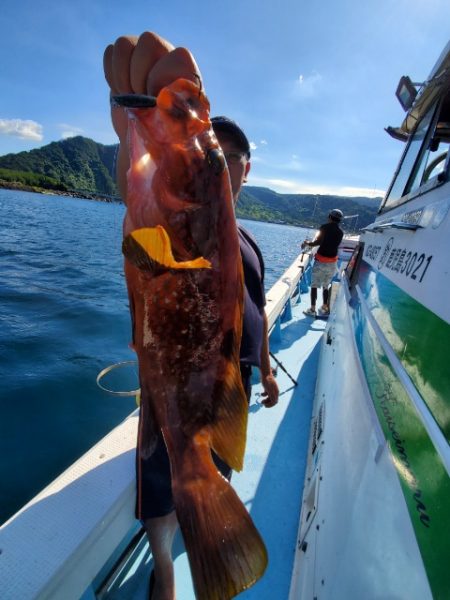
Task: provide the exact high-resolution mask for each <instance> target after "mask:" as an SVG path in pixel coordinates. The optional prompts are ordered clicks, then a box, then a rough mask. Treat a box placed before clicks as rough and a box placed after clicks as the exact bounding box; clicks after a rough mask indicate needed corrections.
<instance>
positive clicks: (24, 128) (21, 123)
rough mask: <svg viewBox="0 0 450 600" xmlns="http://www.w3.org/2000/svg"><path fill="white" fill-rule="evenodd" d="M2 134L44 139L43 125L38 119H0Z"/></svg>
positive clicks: (23, 138) (27, 138) (21, 137)
mask: <svg viewBox="0 0 450 600" xmlns="http://www.w3.org/2000/svg"><path fill="white" fill-rule="evenodd" d="M0 135H12V136H14V137H18V138H20V139H22V140H34V141H37V142H40V141H42V139H43V138H44V135H43V128H42V125H40V124H39V123H36V121H30V120H22V119H0Z"/></svg>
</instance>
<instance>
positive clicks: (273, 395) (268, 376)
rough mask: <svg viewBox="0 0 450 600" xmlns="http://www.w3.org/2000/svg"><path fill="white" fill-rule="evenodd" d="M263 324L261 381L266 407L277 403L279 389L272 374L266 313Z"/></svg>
mask: <svg viewBox="0 0 450 600" xmlns="http://www.w3.org/2000/svg"><path fill="white" fill-rule="evenodd" d="M263 326H264V330H263V344H262V349H261V383H262V386H263V388H264V392H263V394H262V396H263V401H262V404H264V406H265V407H266V408H270V407H272V406H275V404H277V402H278V396H279V390H278V384H277V382H276V380H275V377H274V376H273V374H272V367H271V366H270V355H269V331H268V323H267V315H266V313H264V325H263Z"/></svg>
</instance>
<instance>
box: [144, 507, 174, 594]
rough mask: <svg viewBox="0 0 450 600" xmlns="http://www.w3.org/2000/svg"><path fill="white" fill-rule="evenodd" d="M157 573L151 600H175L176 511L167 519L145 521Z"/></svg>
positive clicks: (166, 517)
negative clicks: (174, 542)
mask: <svg viewBox="0 0 450 600" xmlns="http://www.w3.org/2000/svg"><path fill="white" fill-rule="evenodd" d="M145 529H146V531H147V535H148V539H149V541H150V547H151V549H152V555H153V568H154V571H155V587H154V590H153V594H152V597H151V600H175V576H174V569H173V559H172V544H173V539H174V537H175V533H176V531H177V529H178V521H177V516H176V513H175V511H173V512H171V513H170V514H168V515H166V516H165V517H157V518H155V519H147V521H145Z"/></svg>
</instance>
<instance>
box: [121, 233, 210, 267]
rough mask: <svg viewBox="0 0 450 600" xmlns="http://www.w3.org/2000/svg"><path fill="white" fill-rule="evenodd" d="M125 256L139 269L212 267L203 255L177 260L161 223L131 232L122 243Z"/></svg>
mask: <svg viewBox="0 0 450 600" xmlns="http://www.w3.org/2000/svg"><path fill="white" fill-rule="evenodd" d="M122 250H123V253H124V255H125V257H126V258H127V259H128V260H129V261H130V262H132V263H133V264H134V265H135V266H137V267H138V268H139V269H143V270H155V268H157V267H165V268H166V269H210V268H211V263H210V262H209V260H206V259H205V258H203V257H202V256H200V257H198V258H194V259H193V260H186V261H177V260H176V259H175V257H174V255H173V253H172V247H171V244H170V238H169V236H168V234H167V231H166V230H165V229H164V227H162V226H161V225H157V226H156V227H143V228H141V229H135V230H134V231H132V232H131V233H129V234H128V235H127V236H126V237H125V239H124V241H123V244H122Z"/></svg>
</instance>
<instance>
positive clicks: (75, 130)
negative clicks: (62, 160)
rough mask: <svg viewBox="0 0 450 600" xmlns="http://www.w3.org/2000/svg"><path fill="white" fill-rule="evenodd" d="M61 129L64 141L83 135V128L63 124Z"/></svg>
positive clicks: (60, 126)
mask: <svg viewBox="0 0 450 600" xmlns="http://www.w3.org/2000/svg"><path fill="white" fill-rule="evenodd" d="M59 128H60V129H61V137H62V138H63V139H67V138H71V137H75V136H76V135H81V134H82V133H83V129H81V127H76V126H74V125H68V124H67V123H61V124H60V125H59Z"/></svg>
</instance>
